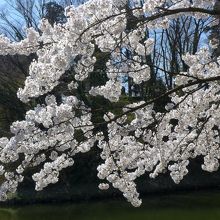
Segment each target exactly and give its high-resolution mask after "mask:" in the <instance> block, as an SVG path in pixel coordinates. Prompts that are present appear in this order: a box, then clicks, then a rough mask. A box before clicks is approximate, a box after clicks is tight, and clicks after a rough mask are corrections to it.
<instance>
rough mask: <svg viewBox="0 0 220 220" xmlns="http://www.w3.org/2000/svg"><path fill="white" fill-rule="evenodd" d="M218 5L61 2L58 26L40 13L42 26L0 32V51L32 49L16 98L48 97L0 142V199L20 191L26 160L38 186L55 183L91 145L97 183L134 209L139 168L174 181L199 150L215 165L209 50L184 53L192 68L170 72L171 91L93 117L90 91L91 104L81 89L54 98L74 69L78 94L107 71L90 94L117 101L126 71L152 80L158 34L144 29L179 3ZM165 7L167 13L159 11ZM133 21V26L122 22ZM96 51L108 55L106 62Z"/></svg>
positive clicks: (218, 155)
mask: <svg viewBox="0 0 220 220" xmlns="http://www.w3.org/2000/svg"><path fill="white" fill-rule="evenodd" d="M214 3H215V1H214V0H184V1H179V0H173V1H167V0H145V1H144V4H143V5H141V4H140V2H139V1H134V2H133V5H132V4H131V7H130V10H128V6H130V5H128V2H127V1H126V0H120V1H116V0H90V1H88V2H86V3H85V4H83V5H80V6H78V7H73V6H71V7H68V8H66V15H67V22H66V23H64V24H54V26H51V25H50V24H49V22H48V21H47V20H42V21H41V23H40V25H39V29H40V30H41V33H40V34H39V33H37V32H36V31H35V30H33V29H32V28H31V29H28V31H27V38H26V39H25V40H23V41H21V42H19V43H14V42H10V40H9V39H7V38H5V37H3V36H1V37H0V54H2V55H6V54H25V55H28V54H31V53H36V56H37V59H36V60H33V61H32V63H31V64H30V67H29V76H28V77H27V78H26V81H25V85H24V88H20V89H19V90H18V98H19V99H20V100H21V101H23V102H28V101H30V100H31V99H33V98H37V97H41V98H42V97H43V95H44V96H46V98H45V103H44V104H39V105H37V106H36V107H35V108H34V109H33V110H29V111H27V112H26V115H25V119H24V120H23V121H16V122H14V123H13V124H12V125H11V132H12V134H13V136H12V137H11V138H10V139H8V138H5V137H3V138H1V139H0V163H1V165H0V175H1V176H3V179H4V182H3V183H2V185H1V186H0V199H1V200H5V199H6V198H7V194H8V193H10V192H12V193H13V192H15V191H16V190H17V187H18V185H19V183H20V182H22V181H23V178H24V175H25V174H24V173H25V170H27V169H28V168H30V167H35V168H36V169H38V171H37V172H35V173H34V174H33V176H32V177H33V180H34V181H35V182H36V187H35V188H36V190H42V189H43V188H45V187H46V186H48V185H49V184H54V183H56V182H57V181H58V180H59V175H60V172H61V171H62V170H63V169H64V168H67V167H70V166H72V165H73V164H74V155H76V154H77V153H85V152H88V151H89V150H90V149H91V148H92V147H94V146H97V147H98V148H100V149H101V154H100V157H101V159H102V163H101V164H100V165H99V166H98V167H97V170H98V178H99V179H100V180H101V183H100V184H99V188H100V189H101V190H107V189H108V188H109V186H110V185H112V186H113V187H114V188H117V189H118V190H120V191H121V192H122V193H123V196H124V197H125V198H126V199H127V200H128V201H129V202H130V203H131V204H132V205H134V206H136V207H138V206H140V205H141V199H140V197H139V193H138V191H137V187H136V180H137V179H138V178H139V177H140V176H142V175H144V174H148V175H149V176H150V177H151V178H155V177H157V176H158V175H159V174H161V173H164V172H170V176H171V178H172V179H173V181H174V182H175V183H179V182H180V181H181V180H182V179H183V178H184V176H185V175H187V173H188V169H187V166H188V164H189V161H190V159H193V158H195V157H197V156H203V157H204V163H203V165H202V169H203V170H206V171H209V172H212V171H216V170H217V169H218V168H219V159H220V150H219V144H220V136H219V132H220V127H219V124H220V114H219V112H220V111H219V110H220V109H219V105H220V104H219V103H220V93H219V91H220V84H219V80H220V75H219V72H220V69H219V66H220V58H219V57H217V58H216V59H213V56H212V54H211V52H210V50H209V49H208V48H201V49H200V50H199V51H198V52H197V53H195V54H185V55H184V56H183V57H182V58H183V60H184V62H185V63H186V65H187V66H188V69H187V71H186V72H183V73H181V74H179V75H177V76H176V77H175V85H176V87H175V88H173V90H170V91H167V93H165V94H163V95H162V96H160V97H157V98H155V99H153V100H147V101H146V100H145V101H142V102H137V103H132V104H129V105H126V106H123V107H121V109H120V110H121V111H118V112H120V114H118V115H117V114H113V113H111V112H106V114H105V115H104V117H103V121H102V122H99V123H97V124H95V122H94V121H93V113H94V112H95V110H96V109H91V106H89V104H88V103H89V101H90V100H89V98H88V97H87V93H85V94H84V95H85V96H86V97H87V98H88V100H89V101H88V103H86V102H83V101H82V100H81V98H82V97H80V96H79V95H78V94H77V93H76V94H72V95H68V96H64V95H63V94H62V92H60V93H61V94H59V96H58V97H55V95H51V94H53V92H54V89H55V87H57V86H58V85H60V84H61V81H62V80H61V79H62V77H64V76H66V75H67V74H71V77H72V78H71V80H72V81H71V82H68V83H69V84H68V87H69V90H70V91H72V90H73V93H74V90H76V89H77V87H78V85H79V84H80V83H81V82H85V81H86V80H87V78H88V77H89V76H91V75H92V74H95V73H97V72H98V73H101V72H103V71H105V73H106V77H107V80H106V82H105V84H104V85H100V86H93V85H92V86H91V87H90V88H89V94H90V95H92V96H98V95H101V96H103V97H104V98H105V99H107V100H109V101H111V102H117V101H119V99H120V96H121V91H122V83H121V78H122V77H130V78H132V80H133V82H134V84H141V83H144V82H146V81H148V80H150V79H151V68H153V67H152V66H149V63H147V62H146V57H147V56H150V55H151V53H152V51H153V48H154V39H152V38H149V37H147V34H146V33H147V31H148V30H149V29H152V30H154V29H161V28H163V29H165V28H167V27H168V25H169V21H170V20H171V19H174V18H176V17H178V16H180V14H179V13H178V12H177V13H175V9H178V8H188V9H189V16H195V14H196V12H195V11H194V12H193V13H190V8H195V9H196V8H197V9H198V8H200V9H210V8H212V7H213V5H214ZM172 10H173V13H174V14H172V13H171V12H172ZM167 11H168V12H169V16H165V15H164V13H165V12H167ZM160 13H162V16H161V17H160V16H159V15H160ZM129 19H131V20H129ZM132 19H133V20H132ZM131 21H132V22H133V23H134V24H133V26H132V27H129V28H128V26H129V25H130V22H131ZM97 54H101V55H105V56H106V57H107V61H106V59H102V57H101V58H100V56H98V55H97ZM100 60H101V61H102V62H105V63H104V65H103V66H104V69H102V70H99V69H98V70H97V62H99V61H100ZM69 70H71V73H67V72H68V71H69ZM48 94H50V95H48ZM167 96H169V98H170V102H169V103H168V104H167V105H166V106H165V109H164V111H163V112H157V111H156V110H155V108H154V107H155V103H154V101H158V100H161V99H163V98H165V97H167ZM61 97H62V98H61ZM103 109H106V108H104V107H103ZM99 151H100V150H99ZM9 165H13V166H9ZM14 167H15V169H14ZM9 168H11V169H9ZM12 168H13V170H12Z"/></svg>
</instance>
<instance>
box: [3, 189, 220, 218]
mask: <svg viewBox="0 0 220 220" xmlns="http://www.w3.org/2000/svg"><path fill="white" fill-rule="evenodd" d="M110 219H111V220H131V219H132V220H139V219H140V220H168V219H169V220H215V219H216V220H220V191H213V192H200V193H187V194H183V193H182V194H178V195H163V196H149V197H147V198H145V199H144V200H143V205H142V206H141V207H140V208H133V207H132V206H131V205H130V204H129V203H127V202H124V201H117V200H114V201H108V200H107V201H106V200H104V201H99V202H84V203H79V204H68V203H65V204H59V205H31V206H22V207H16V208H0V220H110Z"/></svg>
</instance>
